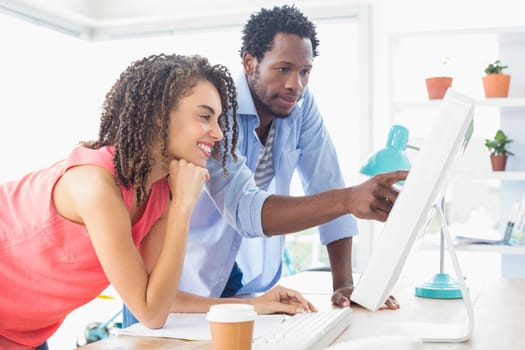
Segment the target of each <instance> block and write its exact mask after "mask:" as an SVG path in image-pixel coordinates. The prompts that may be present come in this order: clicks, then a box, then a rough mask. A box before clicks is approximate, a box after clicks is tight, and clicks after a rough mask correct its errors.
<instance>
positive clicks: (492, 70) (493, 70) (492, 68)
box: [485, 60, 509, 74]
mask: <svg viewBox="0 0 525 350" xmlns="http://www.w3.org/2000/svg"><path fill="white" fill-rule="evenodd" d="M506 68H509V66H503V65H501V61H500V60H496V61H494V63H490V64H489V65H488V66H487V68H485V73H486V74H502V73H503V70H504V69H506Z"/></svg>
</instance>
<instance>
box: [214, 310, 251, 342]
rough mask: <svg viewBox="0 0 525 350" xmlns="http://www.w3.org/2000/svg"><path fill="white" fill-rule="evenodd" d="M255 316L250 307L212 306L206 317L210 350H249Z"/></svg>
mask: <svg viewBox="0 0 525 350" xmlns="http://www.w3.org/2000/svg"><path fill="white" fill-rule="evenodd" d="M255 316H257V313H256V312H255V310H254V308H253V306H252V305H248V304H218V305H212V306H211V307H210V310H209V311H208V314H207V315H206V319H207V320H208V321H209V323H210V331H211V343H212V350H251V348H252V338H253V325H254V322H255Z"/></svg>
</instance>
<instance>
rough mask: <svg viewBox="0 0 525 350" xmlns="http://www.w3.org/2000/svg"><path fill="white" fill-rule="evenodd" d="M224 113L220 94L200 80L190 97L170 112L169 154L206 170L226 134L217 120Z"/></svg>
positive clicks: (210, 85)
mask: <svg viewBox="0 0 525 350" xmlns="http://www.w3.org/2000/svg"><path fill="white" fill-rule="evenodd" d="M221 112H222V104H221V98H220V95H219V92H218V91H217V89H216V88H215V86H214V85H213V84H212V83H210V82H209V81H208V80H200V81H199V82H198V83H197V84H196V85H195V87H194V88H193V89H192V90H191V92H190V94H189V95H187V96H184V97H182V98H180V99H179V101H178V105H177V107H176V108H174V109H172V110H171V112H170V120H169V123H168V155H169V157H170V159H185V160H187V161H188V162H191V163H193V164H195V165H198V166H201V167H205V166H206V161H207V160H208V158H209V157H210V155H211V152H212V149H213V146H214V144H215V142H218V141H220V140H222V138H223V136H224V135H223V133H222V131H221V129H220V127H219V123H218V118H219V115H220V114H221Z"/></svg>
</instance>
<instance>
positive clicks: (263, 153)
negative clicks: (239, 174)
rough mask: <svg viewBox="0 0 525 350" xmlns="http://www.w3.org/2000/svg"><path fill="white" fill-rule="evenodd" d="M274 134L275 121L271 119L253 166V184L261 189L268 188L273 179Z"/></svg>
mask: <svg viewBox="0 0 525 350" xmlns="http://www.w3.org/2000/svg"><path fill="white" fill-rule="evenodd" d="M274 135H275V123H274V122H273V121H272V125H271V126H270V130H269V131H268V137H267V138H266V144H265V145H264V146H263V147H261V150H260V151H259V158H258V159H257V166H256V168H255V184H256V185H257V187H259V188H260V189H262V190H266V189H268V185H269V184H270V182H271V181H272V179H273V175H274V174H273V140H274Z"/></svg>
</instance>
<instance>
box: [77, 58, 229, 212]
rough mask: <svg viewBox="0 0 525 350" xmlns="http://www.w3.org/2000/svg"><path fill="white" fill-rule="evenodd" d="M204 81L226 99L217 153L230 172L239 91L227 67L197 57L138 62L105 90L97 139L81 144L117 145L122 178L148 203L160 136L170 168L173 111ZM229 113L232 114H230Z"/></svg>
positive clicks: (118, 171)
mask: <svg viewBox="0 0 525 350" xmlns="http://www.w3.org/2000/svg"><path fill="white" fill-rule="evenodd" d="M202 80H208V81H210V82H211V83H212V84H213V85H214V86H215V87H216V88H217V90H218V92H219V95H220V98H221V104H222V113H221V114H220V116H219V120H218V122H219V126H220V128H221V130H222V132H223V133H224V139H223V140H222V141H221V142H220V143H216V144H215V147H214V149H213V151H212V156H213V158H214V159H215V160H217V161H219V160H220V158H221V154H222V168H223V169H224V172H225V173H226V159H227V157H228V152H230V153H231V155H232V156H233V159H234V160H236V159H237V157H236V156H235V153H234V150H235V147H236V145H237V138H238V125H237V116H236V111H237V92H236V89H235V84H234V82H233V79H232V77H231V75H230V72H229V71H228V69H227V68H226V67H225V66H223V65H211V64H210V63H209V62H208V60H207V59H206V58H204V57H201V56H198V55H194V56H184V55H176V54H173V55H165V54H160V55H151V56H148V57H145V58H143V59H140V60H138V61H135V62H133V63H132V64H131V65H130V66H129V67H128V68H127V69H126V70H125V71H124V72H123V73H122V74H121V75H120V77H119V78H118V79H117V81H116V82H115V84H114V85H113V87H112V88H111V90H110V91H109V92H108V93H107V94H106V98H105V101H104V103H103V106H102V116H101V121H100V130H99V136H98V140H96V141H88V142H83V143H82V145H83V146H85V147H88V148H92V149H98V148H100V147H103V146H114V147H115V154H114V159H113V161H114V164H115V171H116V175H117V179H118V181H119V183H121V184H123V185H124V186H125V187H126V188H130V187H131V186H133V188H135V190H136V195H137V202H138V203H139V204H140V203H144V202H145V200H146V199H147V195H148V192H147V189H146V180H147V177H148V175H149V173H150V171H151V169H152V165H153V164H152V144H153V141H154V140H155V137H158V135H160V139H161V152H162V153H161V154H162V157H163V162H164V164H165V165H166V166H167V163H168V151H167V143H168V121H169V113H170V111H171V110H172V108H175V107H176V106H177V103H178V101H179V99H180V98H181V97H184V96H187V95H188V94H190V93H191V90H192V88H193V87H194V86H195V85H196V84H197V83H198V82H199V81H202ZM228 112H231V113H232V114H231V118H230V117H229V116H228ZM157 120H160V123H159V122H158V121H157ZM159 124H160V125H159ZM221 148H222V149H223V152H222V153H221Z"/></svg>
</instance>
